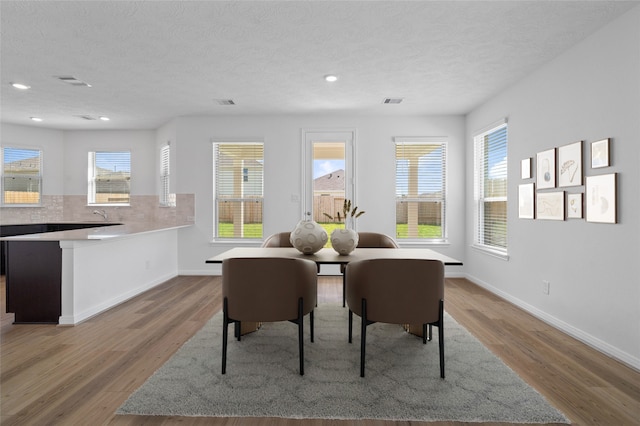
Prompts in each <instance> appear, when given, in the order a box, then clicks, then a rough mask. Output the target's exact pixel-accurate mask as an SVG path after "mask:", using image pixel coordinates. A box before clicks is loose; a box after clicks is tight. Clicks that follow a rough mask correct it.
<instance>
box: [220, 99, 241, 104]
mask: <svg viewBox="0 0 640 426" xmlns="http://www.w3.org/2000/svg"><path fill="white" fill-rule="evenodd" d="M216 102H217V103H218V104H220V105H235V104H236V103H235V102H233V99H216Z"/></svg>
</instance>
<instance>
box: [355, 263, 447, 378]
mask: <svg viewBox="0 0 640 426" xmlns="http://www.w3.org/2000/svg"><path fill="white" fill-rule="evenodd" d="M346 276H347V305H348V306H349V343H351V337H352V330H353V314H354V313H355V314H356V315H358V316H360V317H361V333H360V376H361V377H364V366H365V348H366V330H367V326H368V325H370V324H373V323H375V322H384V323H390V324H421V325H422V341H423V343H425V344H426V343H427V326H428V327H429V334H428V336H429V340H431V327H432V326H434V325H435V326H437V327H438V344H439V352H440V377H442V378H443V379H444V331H443V315H444V264H443V263H442V262H441V261H439V260H426V259H369V260H360V261H354V262H351V263H349V265H348V266H347V269H346ZM391 283H393V285H392V284H391Z"/></svg>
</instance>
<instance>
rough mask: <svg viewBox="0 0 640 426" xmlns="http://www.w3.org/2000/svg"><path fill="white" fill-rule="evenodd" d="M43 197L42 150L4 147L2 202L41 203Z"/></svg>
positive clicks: (6, 204) (15, 203) (8, 204)
mask: <svg viewBox="0 0 640 426" xmlns="http://www.w3.org/2000/svg"><path fill="white" fill-rule="evenodd" d="M41 198H42V151H40V150H37V149H25V148H9V147H4V148H2V203H3V205H5V206H10V205H40V202H41Z"/></svg>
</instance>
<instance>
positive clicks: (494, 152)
mask: <svg viewBox="0 0 640 426" xmlns="http://www.w3.org/2000/svg"><path fill="white" fill-rule="evenodd" d="M474 145H475V197H474V198H475V219H476V220H475V222H476V232H475V236H474V243H475V246H477V247H480V248H483V249H487V250H489V251H493V252H496V253H498V254H504V255H506V253H507V123H506V120H504V121H502V122H501V123H500V124H498V125H495V126H492V127H491V128H490V129H489V130H487V131H484V132H482V133H480V134H478V135H477V136H476V137H475V138H474Z"/></svg>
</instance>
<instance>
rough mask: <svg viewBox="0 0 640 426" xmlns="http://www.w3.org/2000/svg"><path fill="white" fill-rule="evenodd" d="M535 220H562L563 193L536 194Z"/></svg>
mask: <svg viewBox="0 0 640 426" xmlns="http://www.w3.org/2000/svg"><path fill="white" fill-rule="evenodd" d="M536 218H537V219H544V220H564V191H553V192H538V193H537V194H536Z"/></svg>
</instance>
